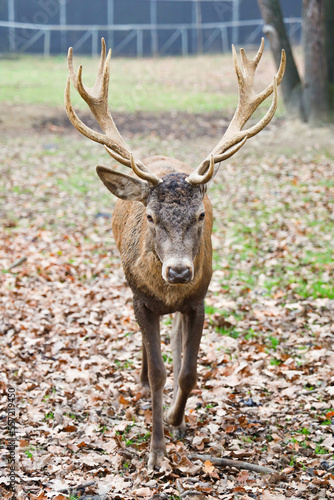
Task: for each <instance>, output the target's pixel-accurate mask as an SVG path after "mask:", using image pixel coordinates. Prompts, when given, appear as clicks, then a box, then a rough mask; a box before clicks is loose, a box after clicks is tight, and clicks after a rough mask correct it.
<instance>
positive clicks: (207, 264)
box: [112, 156, 213, 314]
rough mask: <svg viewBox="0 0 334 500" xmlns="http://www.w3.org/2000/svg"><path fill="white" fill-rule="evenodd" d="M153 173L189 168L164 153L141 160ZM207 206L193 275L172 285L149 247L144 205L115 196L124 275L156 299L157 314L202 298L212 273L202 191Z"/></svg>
mask: <svg viewBox="0 0 334 500" xmlns="http://www.w3.org/2000/svg"><path fill="white" fill-rule="evenodd" d="M144 164H145V165H146V166H147V167H148V168H149V169H150V170H151V171H152V172H154V173H155V174H156V175H158V176H159V177H163V176H164V175H167V174H169V173H172V172H182V173H190V172H191V171H192V169H191V168H190V167H189V166H188V165H187V164H186V163H183V162H181V161H178V160H175V159H173V158H166V157H163V156H155V157H153V158H149V159H146V160H144ZM203 203H204V206H205V209H206V217H205V221H204V228H203V234H202V238H201V243H200V248H199V251H198V253H197V255H196V258H195V261H194V279H193V281H191V282H190V283H188V284H182V285H171V284H168V283H166V282H165V280H164V279H163V278H162V275H161V269H162V265H161V262H160V260H159V259H158V257H157V255H156V254H155V252H154V251H153V250H152V249H151V248H149V247H148V238H147V235H148V230H149V228H148V222H147V219H146V210H145V207H144V205H143V204H142V203H141V202H138V201H124V200H117V203H116V207H115V210H114V215H113V223H112V229H113V234H114V237H115V241H116V244H117V248H118V250H119V252H120V254H121V258H122V263H123V268H124V272H125V275H126V278H127V280H128V282H129V285H130V287H131V288H132V290H133V291H134V293H139V294H140V295H142V296H144V297H145V298H146V302H147V301H150V300H152V301H153V302H155V303H156V304H155V308H156V306H158V309H159V311H160V310H161V312H160V314H167V313H172V312H175V311H181V312H182V311H183V310H185V309H186V308H187V306H188V304H189V302H194V301H196V300H200V299H203V298H204V296H205V294H206V291H207V287H208V285H209V283H210V279H211V274H212V248H211V232H212V219H213V218H212V208H211V203H210V201H209V199H208V197H207V196H206V195H205V196H204V199H203Z"/></svg>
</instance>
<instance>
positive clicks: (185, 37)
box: [181, 28, 188, 56]
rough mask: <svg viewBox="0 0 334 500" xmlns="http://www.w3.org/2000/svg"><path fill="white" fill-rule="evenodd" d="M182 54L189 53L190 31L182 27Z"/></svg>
mask: <svg viewBox="0 0 334 500" xmlns="http://www.w3.org/2000/svg"><path fill="white" fill-rule="evenodd" d="M181 40H182V55H183V56H187V55H188V33H187V29H186V28H182V29H181Z"/></svg>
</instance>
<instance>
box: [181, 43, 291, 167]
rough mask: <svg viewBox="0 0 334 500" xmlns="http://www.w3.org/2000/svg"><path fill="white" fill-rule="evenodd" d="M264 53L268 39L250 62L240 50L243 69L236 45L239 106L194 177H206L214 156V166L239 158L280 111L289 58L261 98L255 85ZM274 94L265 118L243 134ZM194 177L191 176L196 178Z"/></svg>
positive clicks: (235, 65) (234, 60) (234, 58)
mask: <svg viewBox="0 0 334 500" xmlns="http://www.w3.org/2000/svg"><path fill="white" fill-rule="evenodd" d="M263 50H264V38H262V39H261V45H260V47H259V50H258V51H257V54H256V56H255V57H254V58H253V59H248V57H247V55H246V52H245V51H244V49H240V55H241V65H240V64H239V61H238V57H237V53H236V50H235V47H234V46H233V45H232V54H233V63H234V68H235V72H236V77H237V81H238V87H239V102H238V106H237V109H236V111H235V113H234V116H233V118H232V120H231V123H230V125H229V127H228V129H227V130H226V132H225V134H224V136H223V137H222V139H221V140H220V141H219V142H218V144H217V145H216V146H215V148H214V149H213V150H212V152H211V153H210V155H208V156H207V157H206V158H205V160H204V161H203V162H202V163H201V164H200V165H199V166H198V167H197V169H196V170H195V171H194V172H193V174H194V175H195V173H196V175H197V174H203V173H204V172H205V171H206V169H207V166H208V163H209V161H210V156H211V155H213V156H214V163H215V164H216V163H219V162H221V161H223V160H225V159H227V158H229V157H231V156H232V155H233V154H235V153H236V152H237V151H238V150H239V149H240V148H241V147H242V146H243V145H244V144H245V142H246V140H247V139H248V138H250V137H253V136H254V135H256V134H258V133H259V132H260V131H261V130H262V129H263V128H264V127H266V126H267V125H268V123H269V122H270V120H271V119H272V117H273V116H274V114H275V111H276V109H277V87H278V85H279V84H280V83H281V81H282V78H283V75H284V71H285V65H286V55H285V51H284V50H282V56H281V62H280V66H279V69H278V71H277V73H276V75H275V77H274V79H273V81H272V82H271V83H270V84H269V85H268V87H267V88H266V89H264V90H263V91H262V92H260V93H259V94H256V93H255V91H254V86H253V81H254V74H255V70H256V68H257V66H258V64H259V61H260V59H261V57H262V54H263ZM272 93H273V100H272V103H271V105H270V108H269V109H268V111H267V113H266V114H265V116H264V117H263V118H262V119H261V120H260V121H259V122H258V123H257V124H256V125H253V126H252V127H250V128H248V129H246V130H242V129H243V127H244V125H245V124H246V123H247V121H248V120H249V118H250V117H251V116H252V115H253V113H254V111H255V110H256V109H257V108H258V107H259V105H260V104H261V103H262V102H263V101H264V100H265V99H266V98H267V97H269V96H270V94H272ZM218 169H219V166H218V167H216V168H215V171H214V174H213V176H215V175H216V173H217V171H218ZM193 174H191V175H193Z"/></svg>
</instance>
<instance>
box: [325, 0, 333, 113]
mask: <svg viewBox="0 0 334 500" xmlns="http://www.w3.org/2000/svg"><path fill="white" fill-rule="evenodd" d="M325 30H326V33H325V35H326V54H327V70H328V86H329V107H330V111H329V118H330V121H331V122H332V123H333V122H334V2H333V0H326V1H325Z"/></svg>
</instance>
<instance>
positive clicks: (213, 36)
mask: <svg viewBox="0 0 334 500" xmlns="http://www.w3.org/2000/svg"><path fill="white" fill-rule="evenodd" d="M284 21H285V24H286V25H287V26H288V31H289V33H290V37H294V38H295V40H296V41H297V42H298V41H299V38H300V32H301V23H302V21H301V19H300V18H289V19H285V20H284ZM245 26H247V27H251V28H252V31H251V33H250V34H249V36H248V37H247V38H246V40H243V41H242V43H243V44H244V45H247V44H252V43H255V42H256V40H257V38H258V37H259V35H260V34H261V32H262V28H263V21H262V19H255V20H251V21H229V22H225V23H207V24H182V25H175V24H160V25H159V26H155V27H154V28H153V29H152V26H151V25H142V24H141V25H111V26H107V25H100V26H97V25H83V26H80V25H73V26H68V25H63V26H61V25H41V24H29V23H18V22H9V21H0V27H2V28H7V29H8V37H9V41H10V43H9V46H10V47H11V51H14V52H17V51H19V52H25V51H27V50H28V49H29V48H30V47H32V46H33V45H34V44H35V43H36V42H37V41H39V40H40V39H41V38H43V39H44V44H43V52H44V55H46V56H49V55H50V47H51V36H52V34H54V33H56V32H58V33H61V34H64V33H67V32H79V33H82V35H81V36H80V37H79V39H78V40H77V42H76V43H75V44H74V49H75V50H76V49H79V48H80V47H82V46H83V44H84V43H86V42H87V41H89V40H91V54H92V55H95V54H97V53H98V52H99V48H98V45H99V43H98V42H99V38H100V36H102V35H104V36H105V35H106V34H107V39H108V45H109V46H112V47H113V53H114V54H115V55H117V54H122V50H123V49H124V48H125V47H126V46H127V45H128V44H130V43H131V42H133V41H134V42H135V47H136V49H135V52H136V55H137V57H143V55H144V36H145V35H146V34H149V35H150V38H151V44H150V45H151V50H150V52H151V55H165V54H167V53H168V50H169V49H170V48H171V47H172V45H173V44H174V43H175V42H177V41H179V40H180V41H181V54H182V55H184V56H185V55H188V54H189V52H190V51H189V35H190V34H191V32H194V31H195V32H196V33H197V34H198V33H201V38H202V41H203V42H202V47H201V50H197V52H202V53H204V52H210V51H215V50H221V51H222V52H226V51H228V50H229V48H230V46H229V38H230V37H229V30H231V29H233V28H235V27H238V28H240V27H245ZM27 31H28V32H29V31H30V32H31V36H27ZM159 31H168V32H169V36H168V38H167V40H166V41H165V42H164V43H163V44H161V45H160V46H159V43H158V40H159V37H158V32H159ZM21 32H24V33H25V36H23V35H22V34H21ZM170 32H171V33H170ZM115 33H123V34H124V36H123V39H122V40H121V41H120V42H119V43H114V35H115ZM217 41H218V43H217ZM18 42H19V43H18ZM192 52H193V51H192Z"/></svg>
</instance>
